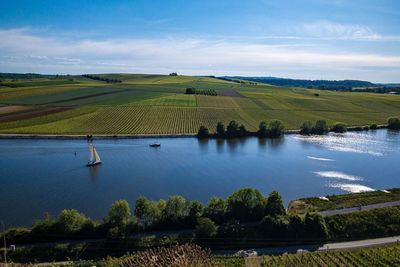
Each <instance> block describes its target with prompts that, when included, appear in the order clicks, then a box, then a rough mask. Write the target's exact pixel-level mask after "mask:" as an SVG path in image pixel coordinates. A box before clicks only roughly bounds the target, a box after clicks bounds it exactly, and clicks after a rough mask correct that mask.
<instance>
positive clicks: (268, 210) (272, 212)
mask: <svg viewBox="0 0 400 267" xmlns="http://www.w3.org/2000/svg"><path fill="white" fill-rule="evenodd" d="M265 214H267V215H269V216H278V215H285V214H286V210H285V207H284V206H283V201H282V197H281V195H280V194H279V193H278V192H277V191H272V192H271V193H270V194H269V196H268V199H267V204H266V205H265Z"/></svg>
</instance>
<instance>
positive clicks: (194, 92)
mask: <svg viewBox="0 0 400 267" xmlns="http://www.w3.org/2000/svg"><path fill="white" fill-rule="evenodd" d="M185 94H187V95H194V94H196V89H195V88H193V87H189V88H186V91H185Z"/></svg>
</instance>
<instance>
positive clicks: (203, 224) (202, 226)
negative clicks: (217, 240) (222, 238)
mask: <svg viewBox="0 0 400 267" xmlns="http://www.w3.org/2000/svg"><path fill="white" fill-rule="evenodd" d="M217 229H218V228H217V226H216V225H215V223H214V222H213V221H212V220H211V219H209V218H205V217H203V218H199V219H198V220H197V225H196V228H195V230H194V233H195V236H196V238H198V239H202V238H210V237H214V236H215V235H216V234H217Z"/></svg>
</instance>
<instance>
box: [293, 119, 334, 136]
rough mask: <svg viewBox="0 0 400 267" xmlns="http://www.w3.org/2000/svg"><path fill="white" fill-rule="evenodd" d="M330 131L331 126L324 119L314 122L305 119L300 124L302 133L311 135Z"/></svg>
mask: <svg viewBox="0 0 400 267" xmlns="http://www.w3.org/2000/svg"><path fill="white" fill-rule="evenodd" d="M328 132H329V127H328V125H327V123H326V121H324V120H317V121H316V122H315V123H314V124H312V122H311V121H305V122H304V123H303V124H302V125H301V126H300V134H303V135H310V134H318V135H322V134H326V133H328Z"/></svg>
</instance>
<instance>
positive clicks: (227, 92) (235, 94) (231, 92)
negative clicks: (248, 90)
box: [217, 90, 245, 97]
mask: <svg viewBox="0 0 400 267" xmlns="http://www.w3.org/2000/svg"><path fill="white" fill-rule="evenodd" d="M217 94H218V95H220V96H230V97H245V96H244V95H242V94H241V93H239V92H237V91H235V90H221V91H218V92H217Z"/></svg>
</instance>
